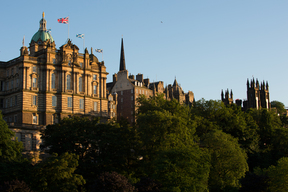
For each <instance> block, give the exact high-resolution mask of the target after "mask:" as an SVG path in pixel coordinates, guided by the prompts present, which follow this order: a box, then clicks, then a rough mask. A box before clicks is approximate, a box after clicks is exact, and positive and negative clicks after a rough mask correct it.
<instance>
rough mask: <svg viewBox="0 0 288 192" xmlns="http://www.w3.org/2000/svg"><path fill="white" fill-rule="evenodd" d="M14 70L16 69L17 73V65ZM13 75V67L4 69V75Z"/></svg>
mask: <svg viewBox="0 0 288 192" xmlns="http://www.w3.org/2000/svg"><path fill="white" fill-rule="evenodd" d="M15 70H16V73H18V70H19V69H18V67H15ZM10 74H11V75H14V68H12V69H7V70H6V75H7V77H8V76H9V75H10Z"/></svg>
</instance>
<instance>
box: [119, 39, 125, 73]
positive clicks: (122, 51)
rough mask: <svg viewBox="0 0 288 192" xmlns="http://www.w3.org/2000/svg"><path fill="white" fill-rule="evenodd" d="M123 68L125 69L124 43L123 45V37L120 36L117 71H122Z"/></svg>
mask: <svg viewBox="0 0 288 192" xmlns="http://www.w3.org/2000/svg"><path fill="white" fill-rule="evenodd" d="M124 70H126V65H125V55H124V45H123V38H122V43H121V55H120V68H119V71H124Z"/></svg>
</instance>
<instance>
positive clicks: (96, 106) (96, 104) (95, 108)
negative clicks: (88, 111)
mask: <svg viewBox="0 0 288 192" xmlns="http://www.w3.org/2000/svg"><path fill="white" fill-rule="evenodd" d="M93 109H94V111H97V109H98V103H97V102H94V105H93Z"/></svg>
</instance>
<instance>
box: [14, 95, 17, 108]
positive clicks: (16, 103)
mask: <svg viewBox="0 0 288 192" xmlns="http://www.w3.org/2000/svg"><path fill="white" fill-rule="evenodd" d="M14 99H15V102H14V104H15V106H17V95H15V98H14Z"/></svg>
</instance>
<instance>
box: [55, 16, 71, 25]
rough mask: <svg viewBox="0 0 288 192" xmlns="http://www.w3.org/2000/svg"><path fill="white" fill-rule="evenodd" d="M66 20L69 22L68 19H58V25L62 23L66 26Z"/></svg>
mask: <svg viewBox="0 0 288 192" xmlns="http://www.w3.org/2000/svg"><path fill="white" fill-rule="evenodd" d="M68 20H69V17H64V18H60V19H58V20H57V21H58V23H64V24H68Z"/></svg>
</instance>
